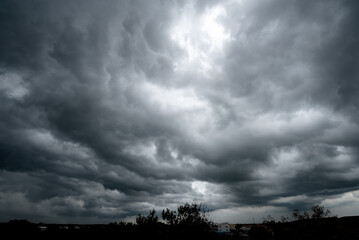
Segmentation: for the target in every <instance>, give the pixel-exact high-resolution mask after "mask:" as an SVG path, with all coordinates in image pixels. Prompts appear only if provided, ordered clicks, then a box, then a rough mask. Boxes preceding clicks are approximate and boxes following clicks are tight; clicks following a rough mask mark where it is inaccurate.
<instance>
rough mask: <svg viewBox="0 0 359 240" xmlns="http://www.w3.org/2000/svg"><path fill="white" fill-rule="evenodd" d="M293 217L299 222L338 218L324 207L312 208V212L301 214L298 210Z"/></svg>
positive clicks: (316, 206)
mask: <svg viewBox="0 0 359 240" xmlns="http://www.w3.org/2000/svg"><path fill="white" fill-rule="evenodd" d="M292 216H293V218H294V219H298V220H303V219H320V218H327V217H336V216H335V215H333V214H332V213H331V212H330V210H329V209H325V208H324V206H321V205H314V206H312V207H311V210H310V211H303V212H300V211H299V210H298V209H294V211H293V214H292Z"/></svg>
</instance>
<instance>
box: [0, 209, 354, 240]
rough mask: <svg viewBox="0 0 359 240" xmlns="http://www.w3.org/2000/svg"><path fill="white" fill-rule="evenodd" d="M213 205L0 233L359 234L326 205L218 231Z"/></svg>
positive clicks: (187, 238)
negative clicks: (133, 219)
mask: <svg viewBox="0 0 359 240" xmlns="http://www.w3.org/2000/svg"><path fill="white" fill-rule="evenodd" d="M208 214H209V211H208V210H207V208H206V206H205V205H202V204H199V205H198V204H196V203H193V204H188V203H186V204H184V205H182V206H179V207H178V208H177V210H175V211H173V210H170V209H168V208H167V209H164V210H163V211H162V212H160V213H159V214H157V213H156V211H155V210H151V211H150V212H149V214H148V215H141V214H139V215H138V216H137V217H136V223H126V222H118V223H117V222H113V223H109V224H90V225H86V224H82V225H76V224H45V223H38V224H34V223H30V222H28V221H26V220H12V221H9V222H8V223H0V239H4V240H6V239H30V238H31V239H125V240H127V239H156V240H162V239H163V240H167V239H168V240H169V239H171V240H177V239H178V240H179V239H181V240H183V239H184V240H191V239H206V240H211V239H213V240H215V239H223V240H225V239H233V240H236V239H238V240H252V239H254V240H255V239H262V240H282V239H283V240H284V239H285V240H287V239H359V227H358V226H359V217H351V218H337V217H336V216H334V215H333V214H331V212H330V211H329V210H328V209H325V208H324V207H323V206H320V205H315V206H313V207H312V208H311V209H310V210H309V211H299V210H294V211H293V214H292V218H293V219H295V220H294V221H287V220H289V219H288V218H285V220H283V217H282V218H281V221H278V222H276V221H275V220H274V218H272V217H270V215H269V216H268V217H267V218H264V219H263V223H262V224H237V225H236V227H235V229H232V230H231V232H229V233H226V234H218V233H217V232H216V231H215V230H214V229H215V228H213V227H214V224H213V223H212V222H210V221H209V220H208Z"/></svg>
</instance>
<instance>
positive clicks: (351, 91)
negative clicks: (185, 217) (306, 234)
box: [0, 0, 359, 222]
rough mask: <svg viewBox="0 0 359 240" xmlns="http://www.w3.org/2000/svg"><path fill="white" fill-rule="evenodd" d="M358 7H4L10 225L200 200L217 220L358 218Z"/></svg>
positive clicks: (92, 218)
mask: <svg viewBox="0 0 359 240" xmlns="http://www.w3.org/2000/svg"><path fill="white" fill-rule="evenodd" d="M358 7H359V6H358V4H357V3H356V1H349V0H348V1H335V0H333V1H316V2H310V1H284V0H272V1H266V2H262V1H233V0H226V1H221V2H216V1H194V2H193V1H175V0H173V1H125V0H123V1H122V0H121V1H120V0H119V1H115V0H109V1H101V2H100V1H81V0H79V1H36V2H23V1H2V2H1V3H0V11H1V15H2V17H1V19H0V26H1V28H0V29H1V36H2V37H1V39H0V79H1V81H0V100H1V101H0V115H1V116H2V117H1V121H0V130H1V135H0V181H1V184H0V195H1V198H0V199H1V200H0V202H1V204H0V205H1V207H0V211H1V213H2V214H0V215H1V220H4V221H6V220H8V219H11V218H28V219H29V220H33V221H52V222H108V221H115V220H116V221H117V220H119V219H122V218H128V217H131V216H134V215H136V214H137V213H144V212H147V211H148V210H150V209H152V208H154V209H157V210H161V209H163V208H165V207H171V208H176V207H177V206H178V205H180V204H183V203H184V202H192V201H195V202H202V203H205V204H207V205H208V206H209V208H210V209H212V210H214V218H215V219H214V220H215V221H216V220H225V218H226V216H228V217H229V218H230V220H231V221H248V219H249V220H251V218H250V216H249V215H250V214H249V213H250V212H251V211H253V214H254V215H255V216H256V218H259V215H260V214H263V216H266V215H267V214H271V212H270V211H273V212H274V213H272V214H273V215H275V216H277V215H278V216H279V215H280V214H283V215H285V214H288V213H289V212H290V211H291V210H292V209H294V208H305V207H308V206H310V205H312V204H316V203H324V204H327V205H329V206H330V207H333V208H334V209H332V210H333V212H335V211H336V210H337V212H335V213H336V214H338V215H341V214H348V212H349V211H348V209H347V208H345V207H339V204H338V203H341V202H345V201H349V202H350V206H351V207H352V206H357V205H358V202H357V197H356V195H357V190H358V187H359V177H358V176H359V175H358V173H359V162H358V157H359V155H358V146H359V145H358V144H359V126H358V122H359V121H358V119H359V117H358V116H359V111H358V107H359V101H358V97H357V95H358V89H359V86H358V77H359V76H358V70H357V69H359V65H358V64H359V63H358V52H359V49H358V46H359V44H358V30H357V28H356V26H357V24H358V22H359V19H358V16H359V14H358ZM241 214H242V215H241ZM241 216H242V217H241ZM260 220H261V219H260Z"/></svg>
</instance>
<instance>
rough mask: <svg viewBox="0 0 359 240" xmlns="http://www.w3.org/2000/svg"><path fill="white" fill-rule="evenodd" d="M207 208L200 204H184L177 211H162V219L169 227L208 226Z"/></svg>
mask: <svg viewBox="0 0 359 240" xmlns="http://www.w3.org/2000/svg"><path fill="white" fill-rule="evenodd" d="M207 215H208V211H207V207H206V206H205V205H202V204H199V205H198V204H196V203H193V204H189V203H185V204H184V205H181V206H179V207H178V208H177V211H171V210H170V209H168V208H167V209H166V210H163V211H162V218H163V220H165V221H166V222H167V223H169V224H170V225H187V226H199V225H203V224H208V219H207Z"/></svg>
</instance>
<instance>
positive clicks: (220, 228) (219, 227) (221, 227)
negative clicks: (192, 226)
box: [213, 223, 231, 233]
mask: <svg viewBox="0 0 359 240" xmlns="http://www.w3.org/2000/svg"><path fill="white" fill-rule="evenodd" d="M213 230H214V231H215V232H217V233H230V232H231V229H230V225H229V224H228V223H218V224H215V225H214V228H213Z"/></svg>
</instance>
